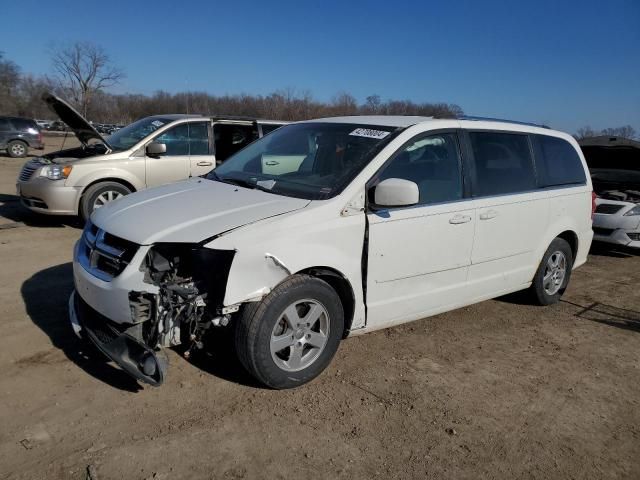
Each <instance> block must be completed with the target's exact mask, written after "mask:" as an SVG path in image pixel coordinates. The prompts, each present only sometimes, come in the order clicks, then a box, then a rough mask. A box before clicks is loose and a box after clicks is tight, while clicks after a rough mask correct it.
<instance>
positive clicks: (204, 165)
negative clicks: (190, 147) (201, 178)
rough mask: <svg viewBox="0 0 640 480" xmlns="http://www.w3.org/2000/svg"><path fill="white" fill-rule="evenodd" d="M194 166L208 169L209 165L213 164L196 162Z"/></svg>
mask: <svg viewBox="0 0 640 480" xmlns="http://www.w3.org/2000/svg"><path fill="white" fill-rule="evenodd" d="M196 165H198V166H199V167H210V166H211V165H213V162H198V163H197V164H196Z"/></svg>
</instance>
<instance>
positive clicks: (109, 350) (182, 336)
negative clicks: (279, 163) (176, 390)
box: [70, 240, 237, 386]
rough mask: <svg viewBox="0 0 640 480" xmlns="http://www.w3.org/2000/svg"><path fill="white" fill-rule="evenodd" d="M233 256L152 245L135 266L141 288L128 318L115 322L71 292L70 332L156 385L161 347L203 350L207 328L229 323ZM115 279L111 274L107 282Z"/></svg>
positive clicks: (162, 368) (161, 371)
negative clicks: (228, 291) (228, 289)
mask: <svg viewBox="0 0 640 480" xmlns="http://www.w3.org/2000/svg"><path fill="white" fill-rule="evenodd" d="M81 241H82V240H81ZM97 248H99V247H96V249H97ZM107 250H109V251H110V253H111V254H113V253H114V252H113V249H108V248H107ZM234 254H235V252H234V251H229V250H212V249H208V248H204V247H202V246H201V245H198V244H157V245H154V246H153V247H151V248H150V249H149V250H148V251H147V253H146V255H145V256H144V259H143V261H142V264H141V265H140V266H139V270H140V273H142V281H141V282H140V285H139V286H140V288H137V289H135V290H130V291H129V292H128V302H129V308H130V322H129V321H128V322H125V323H118V322H114V321H112V320H110V319H109V318H107V317H105V316H104V315H102V314H101V313H100V312H98V311H97V310H95V309H93V308H92V307H91V306H90V305H89V304H88V303H87V302H85V300H83V298H82V295H78V294H74V295H73V296H72V298H71V300H70V312H71V321H72V324H74V330H76V331H81V332H82V333H83V334H84V335H85V336H86V337H88V338H89V339H90V340H91V341H92V342H93V343H94V344H95V345H96V346H97V347H98V348H99V349H100V350H101V351H102V352H103V353H104V354H105V355H106V356H107V357H109V358H110V359H111V360H113V361H114V362H115V363H117V364H118V365H119V366H120V367H121V368H122V369H123V370H125V371H126V372H127V373H129V374H130V375H132V376H133V377H135V378H137V379H139V380H141V381H143V382H145V383H148V384H150V385H154V386H159V385H161V384H162V382H163V381H164V377H165V374H166V369H167V365H168V362H167V359H166V356H164V355H162V354H160V352H161V350H162V348H164V347H174V346H177V345H183V346H184V353H183V354H184V356H185V357H186V358H189V357H190V356H191V354H192V352H193V350H194V349H201V348H203V345H204V344H203V338H204V337H205V333H207V331H209V330H210V329H211V327H218V326H226V325H228V323H229V321H230V314H231V313H233V312H234V311H237V308H233V307H231V308H227V309H225V308H223V305H222V303H223V300H224V292H225V287H226V282H227V278H228V275H229V269H230V268H231V262H232V261H233V257H234ZM94 256H96V255H95V254H94ZM98 256H99V255H98ZM110 260H111V261H112V262H116V263H117V262H118V261H119V260H118V258H112V259H110ZM81 263H82V262H81ZM128 268H134V265H130V266H129V267H128ZM117 280H118V277H117V276H116V277H115V278H113V279H112V281H111V282H117ZM76 282H77V279H76ZM145 285H148V286H149V287H150V288H148V289H147V288H145ZM79 290H80V289H79Z"/></svg>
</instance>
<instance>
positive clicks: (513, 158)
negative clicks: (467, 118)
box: [469, 132, 536, 197]
mask: <svg viewBox="0 0 640 480" xmlns="http://www.w3.org/2000/svg"><path fill="white" fill-rule="evenodd" d="M469 137H470V139H471V147H472V149H473V157H474V160H475V181H474V188H473V193H474V196H478V197H484V196H489V195H504V194H508V193H518V192H525V191H529V190H534V189H535V188H536V176H535V171H534V168H533V160H532V158H531V149H530V148H529V139H528V136H527V135H522V134H515V133H501V132H469Z"/></svg>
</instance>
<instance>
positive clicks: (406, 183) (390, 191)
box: [374, 178, 420, 207]
mask: <svg viewBox="0 0 640 480" xmlns="http://www.w3.org/2000/svg"><path fill="white" fill-rule="evenodd" d="M374 188H375V191H374V194H375V195H374V203H375V204H376V205H377V206H380V207H408V206H411V205H415V204H417V203H418V202H419V201H420V190H419V189H418V185H417V184H416V183H415V182H412V181H410V180H404V179H402V178H387V179H386V180H383V181H381V182H380V183H379V184H378V185H376V186H375V187H374Z"/></svg>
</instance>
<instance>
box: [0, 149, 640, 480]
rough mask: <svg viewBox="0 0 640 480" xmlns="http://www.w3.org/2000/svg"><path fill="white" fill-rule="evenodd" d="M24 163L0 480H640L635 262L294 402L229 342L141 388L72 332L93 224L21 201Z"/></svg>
mask: <svg viewBox="0 0 640 480" xmlns="http://www.w3.org/2000/svg"><path fill="white" fill-rule="evenodd" d="M49 140H51V139H49ZM22 163H23V160H15V159H10V158H8V157H6V156H0V265H1V268H2V274H1V275H0V312H1V314H2V315H1V317H0V322H1V323H2V338H3V342H2V347H1V348H0V371H1V372H2V373H1V374H0V422H1V423H0V425H1V426H0V478H12V479H14V478H15V479H23V478H24V479H26V478H29V479H31V478H46V479H58V478H60V479H67V478H70V479H85V478H88V474H87V472H88V471H90V472H91V475H90V476H91V477H92V478H94V479H95V478H99V479H101V480H102V479H124V478H126V479H148V478H153V479H173V478H196V479H199V478H212V479H244V478H246V479H251V478H271V479H285V478H286V479H291V478H298V479H302V478H307V479H315V478H326V479H334V478H344V479H369V478H383V479H386V478H452V479H465V478H468V479H477V478H489V479H506V478H509V479H511V478H517V479H529V478H532V479H534V478H535V479H548V478H563V479H564V478H574V479H592V478H593V479H601V478H616V479H618V478H636V479H637V478H640V361H639V360H638V354H639V353H640V288H639V285H640V255H635V254H630V253H625V252H620V251H615V250H610V249H605V248H598V249H596V250H594V251H593V252H592V255H590V257H589V262H588V263H587V264H586V265H585V266H584V267H582V268H580V269H578V270H576V271H575V272H574V275H573V278H572V281H571V285H570V287H569V289H568V291H567V292H566V295H565V297H564V300H563V301H562V302H561V303H560V304H558V305H555V306H552V307H547V308H541V307H534V306H529V305H526V304H525V303H524V302H523V300H522V298H521V297H520V296H518V295H515V296H510V297H508V298H501V299H497V300H493V301H488V302H484V303H481V304H478V305H474V306H471V307H468V308H464V309H461V310H458V311H454V312H450V313H447V314H444V315H438V316H436V317H432V318H428V319H424V320H421V321H417V322H414V323H411V324H408V325H405V326H402V327H398V328H394V329H389V330H385V331H381V332H377V333H372V334H369V335H364V336H360V337H356V338H353V339H348V340H346V341H344V342H343V343H342V345H341V347H340V349H339V351H338V354H337V355H336V358H335V359H334V361H333V363H332V364H331V366H330V367H329V369H328V370H327V371H326V372H325V373H324V374H323V375H321V376H320V377H319V378H318V379H317V380H316V381H314V382H313V383H311V384H309V385H307V386H304V387H302V388H298V389H296V390H289V391H270V390H265V389H262V388H259V387H257V386H256V385H255V384H254V383H253V382H252V381H251V379H250V378H249V377H248V376H247V375H246V374H244V373H243V371H242V369H241V368H240V367H239V366H238V364H237V361H236V360H235V358H234V357H233V355H232V354H231V352H230V350H229V348H228V346H227V345H228V343H226V342H225V339H224V338H223V339H222V340H221V341H220V342H219V343H220V345H218V346H217V348H216V349H215V350H214V351H213V352H212V353H211V354H210V355H199V356H198V357H197V358H195V359H194V360H193V362H192V363H190V362H188V361H186V360H184V359H183V358H181V357H180V356H179V355H178V354H177V353H175V352H170V354H169V356H170V367H169V373H168V379H167V381H166V383H165V384H164V385H163V386H162V387H160V388H152V387H142V386H141V385H139V384H138V383H136V382H135V381H134V380H132V379H130V378H129V377H128V376H127V375H125V374H124V373H123V372H121V371H119V370H118V369H117V368H115V367H114V366H113V365H112V364H109V363H106V362H105V361H104V359H103V358H102V357H101V356H100V355H99V354H97V353H96V352H95V351H94V350H93V349H91V348H87V347H86V346H85V345H83V344H82V343H81V342H79V341H78V340H76V339H75V337H74V336H73V334H72V332H71V329H70V327H69V325H68V320H67V298H68V296H69V293H70V292H71V289H72V274H71V263H70V262H71V250H72V245H73V243H74V242H75V240H76V239H77V238H78V237H79V235H80V229H79V228H78V225H77V224H76V223H75V222H74V221H73V220H72V219H56V218H41V217H38V216H36V215H31V214H29V213H26V212H25V211H24V210H23V209H22V208H21V207H20V206H19V203H18V201H17V198H16V197H15V186H14V181H15V178H16V176H17V174H18V171H19V169H20V166H21V164H22Z"/></svg>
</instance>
